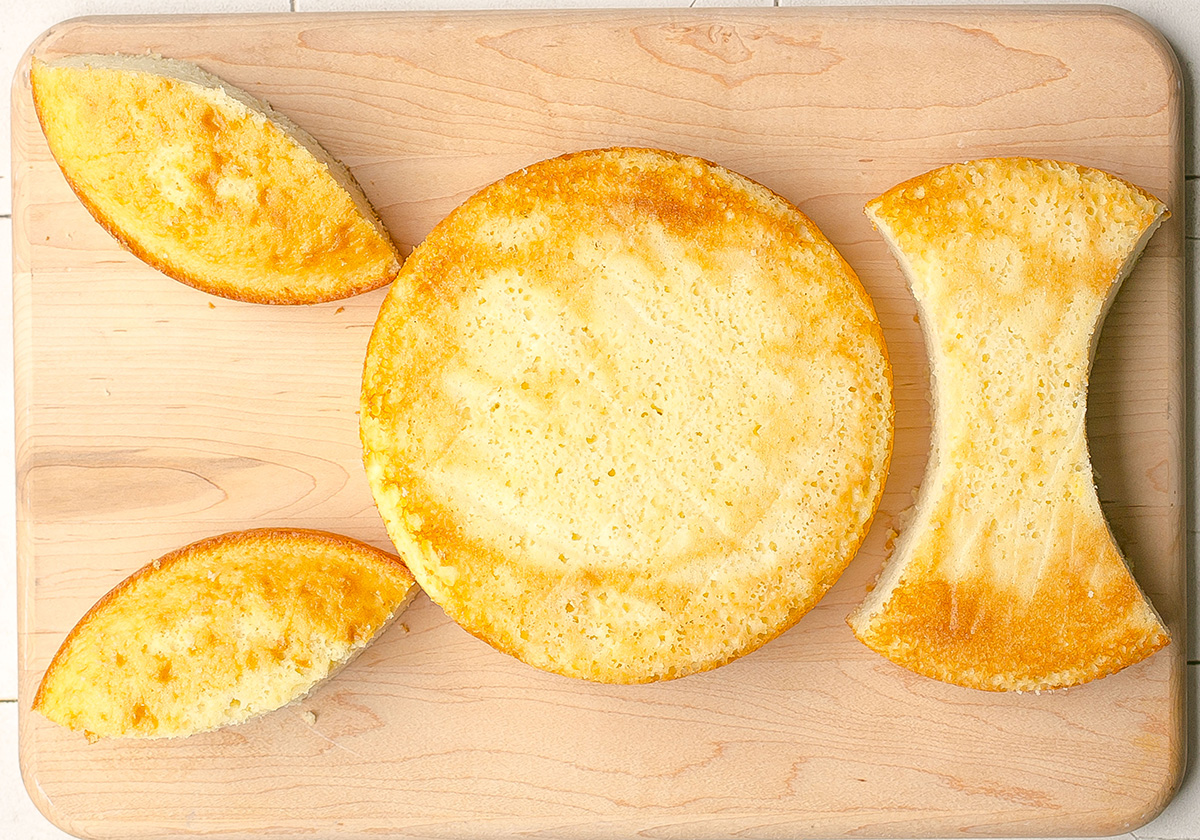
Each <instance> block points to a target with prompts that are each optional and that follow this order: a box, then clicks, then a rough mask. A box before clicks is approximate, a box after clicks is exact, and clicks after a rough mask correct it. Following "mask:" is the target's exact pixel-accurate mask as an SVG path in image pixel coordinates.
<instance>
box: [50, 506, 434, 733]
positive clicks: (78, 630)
mask: <svg viewBox="0 0 1200 840" xmlns="http://www.w3.org/2000/svg"><path fill="white" fill-rule="evenodd" d="M415 592H416V585H415V583H414V581H413V578H412V575H411V574H410V573H409V571H408V569H407V568H405V566H404V564H403V563H402V562H401V561H400V560H399V558H397V557H395V556H393V555H391V554H388V553H387V552H384V551H380V550H379V549H377V548H374V547H372V546H369V545H366V544H364V543H360V542H358V541H356V540H352V539H349V538H347V537H342V536H337V535H334V534H328V533H324V532H320V531H307V530H300V529H277V528H272V529H257V530H252V531H240V532H235V533H231V534H224V535H222V536H218V537H212V538H210V539H206V540H201V541H200V542H197V543H193V544H192V545H189V546H187V547H185V548H182V549H179V550H178V551H174V552H172V553H170V554H168V555H166V556H165V557H161V558H159V559H158V560H155V561H154V562H152V563H150V564H148V565H147V566H145V567H143V568H142V569H141V570H140V571H138V572H136V573H135V574H133V575H132V576H131V577H129V578H127V579H126V580H125V581H123V582H122V583H121V584H119V585H118V586H117V587H116V588H115V589H113V590H112V591H111V592H109V593H108V594H107V595H106V596H104V598H102V599H101V600H100V601H99V602H98V603H97V604H96V605H95V606H94V607H93V608H92V609H91V610H90V611H89V612H88V613H87V614H86V615H85V616H84V617H83V618H82V619H81V620H80V621H79V623H78V624H77V625H76V626H75V628H74V629H73V630H72V631H71V632H70V633H69V634H68V636H67V638H66V640H65V641H64V642H63V644H62V647H60V648H59V651H58V653H57V654H55V656H54V659H53V660H52V661H51V663H50V666H49V668H48V669H47V670H46V674H45V677H44V678H43V680H42V683H41V686H40V687H39V688H38V692H37V695H36V696H35V697H34V701H33V708H34V709H35V710H36V711H39V712H41V713H42V714H43V715H45V716H46V717H47V718H49V719H50V720H52V721H54V722H55V723H58V724H61V725H63V726H66V727H68V728H70V729H73V730H78V731H82V732H84V733H86V735H87V736H88V738H89V740H95V739H98V738H106V737H129V738H170V737H178V736H184V735H192V734H195V733H198V732H204V731H207V730H211V729H216V728H218V727H221V726H226V725H229V724H235V723H242V722H243V721H246V720H248V719H249V718H252V717H254V716H256V715H259V714H263V713H265V712H269V711H272V710H273V709H277V708H279V707H281V706H284V705H286V704H288V703H291V702H293V701H295V700H298V699H300V698H301V697H303V696H304V695H305V694H307V693H308V692H309V691H310V690H311V689H312V688H313V687H314V686H316V685H317V684H318V683H320V682H321V681H322V680H324V679H326V678H327V677H329V676H330V675H331V674H332V673H333V672H334V671H336V670H337V669H338V668H340V667H342V666H343V665H345V664H346V663H347V662H348V661H349V660H350V659H351V658H352V657H353V656H354V655H355V654H356V653H357V652H358V651H360V650H361V649H362V648H364V647H365V646H366V645H367V643H368V642H370V641H371V640H372V639H373V638H374V637H376V636H377V635H378V634H379V633H380V632H381V630H382V629H383V628H384V627H385V626H386V625H387V624H388V622H389V621H391V620H392V619H393V618H394V617H395V616H396V615H398V614H399V613H400V612H401V611H402V610H403V608H404V607H405V606H406V605H407V603H408V601H409V599H410V598H411V597H412V595H413V594H414V593H415Z"/></svg>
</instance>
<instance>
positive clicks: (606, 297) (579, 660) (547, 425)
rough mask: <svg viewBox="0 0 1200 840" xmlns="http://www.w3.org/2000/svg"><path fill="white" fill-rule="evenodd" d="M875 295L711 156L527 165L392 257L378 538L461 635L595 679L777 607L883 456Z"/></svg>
mask: <svg viewBox="0 0 1200 840" xmlns="http://www.w3.org/2000/svg"><path fill="white" fill-rule="evenodd" d="M890 375H891V373H890V368H889V366H888V362H887V356H886V350H885V348H884V343H883V335H882V331H881V329H880V326H879V323H878V320H877V319H876V316H875V313H874V310H873V308H872V306H871V303H870V301H869V299H868V297H867V295H866V293H865V292H864V290H863V288H862V286H861V285H860V284H859V282H858V280H857V278H856V277H855V276H854V274H853V272H852V271H851V270H850V268H849V267H848V266H847V265H846V263H845V262H844V261H843V260H842V259H841V257H840V256H839V255H838V254H837V252H836V251H835V250H834V248H833V247H832V246H831V245H830V244H829V242H828V241H827V240H826V239H825V238H824V237H823V236H822V235H821V233H820V232H819V231H818V230H817V229H816V227H815V226H814V225H813V224H812V223H811V222H810V221H809V220H808V219H806V218H805V217H804V216H803V215H802V214H801V213H800V212H799V211H798V210H796V209H795V208H794V207H792V206H791V205H789V204H788V203H787V202H785V201H784V200H782V199H781V198H779V197H778V196H776V195H774V194H772V193H770V192H769V191H768V190H766V189H765V188H763V187H762V186H760V185H758V184H755V183H753V182H751V181H749V180H747V179H745V178H742V177H741V176H738V175H735V174H733V173H731V172H729V171H728V170H725V169H722V168H720V167H718V166H716V165H715V164H712V163H709V162H706V161H702V160H699V159H696V158H690V157H685V156H681V155H675V154H670V153H666V152H661V151H656V150H648V149H606V150H594V151H588V152H581V153H576V154H572V155H566V156H563V157H560V158H555V159H553V160H549V161H544V162H542V163H539V164H537V165H535V166H531V167H529V168H527V169H524V170H521V171H520V172H516V173H513V174H512V175H510V176H508V177H507V178H505V179H503V180H501V181H500V182H498V183H496V184H493V185H492V186H490V187H488V188H486V189H484V190H483V191H481V192H480V193H478V194H477V195H476V196H474V197H473V198H471V199H469V200H468V201H467V202H465V203H464V204H463V205H462V206H461V207H459V208H458V209H457V210H455V211H454V212H453V213H452V214H451V215H450V216H449V217H448V218H447V219H446V220H444V221H443V222H442V223H441V224H439V225H438V226H437V227H436V228H435V229H434V230H433V231H432V232H431V233H430V234H429V236H428V237H427V239H426V240H425V242H424V243H422V245H421V246H419V247H418V248H417V250H416V251H414V252H413V254H412V255H411V256H410V258H409V261H408V262H407V263H406V267H405V268H404V269H403V270H402V271H401V274H400V276H399V277H398V278H397V282H396V283H395V284H394V285H393V287H392V290H391V292H390V293H389V295H388V298H387V300H386V301H385V303H384V305H383V307H382V309H381V311H380V316H379V319H378V321H377V323H376V326H375V330H374V333H373V335H372V338H371V342H370V345H369V348H368V353H367V359H366V363H365V366H364V379H363V395H362V436H363V443H364V459H365V464H366V468H367V473H368V477H369V479H370V481H371V484H372V489H373V491H374V493H375V498H376V502H377V505H378V506H379V509H380V512H381V514H382V516H383V518H384V520H385V522H386V524H387V527H388V531H389V534H390V535H391V537H392V540H393V542H395V544H396V545H397V547H398V548H399V550H400V552H401V554H402V556H404V558H405V561H406V562H407V563H408V564H409V566H410V568H412V569H413V573H414V574H415V575H416V577H417V580H418V581H419V582H420V583H421V585H422V588H423V589H425V591H426V592H427V593H428V594H429V595H430V597H431V598H433V600H434V601H436V602H437V603H438V604H439V605H440V606H442V608H443V609H445V610H446V612H447V613H448V614H449V615H450V616H451V617H452V618H453V619H454V620H455V621H457V622H458V623H459V624H460V625H462V626H463V627H464V628H466V629H467V630H468V631H469V632H471V633H473V634H475V635H477V636H479V637H480V638H483V639H485V640H486V641H488V642H489V643H490V644H492V645H493V646H495V647H496V648H498V649H500V650H502V651H505V652H507V653H510V654H512V655H514V656H517V657H518V658H520V659H522V660H523V661H525V662H528V663H530V664H532V665H535V666H537V667H540V668H544V669H547V670H551V671H555V672H557V673H561V674H566V675H569V676H574V677H582V678H586V679H591V680H597V681H602V682H614V683H631V682H645V681H650V680H657V679H666V678H673V677H679V676H683V675H686V674H689V673H693V672H696V671H702V670H705V669H708V668H713V667H716V666H717V665H720V664H723V663H725V662H727V661H729V660H731V659H733V658H735V657H737V656H740V655H742V654H745V653H747V652H749V651H751V650H754V649H755V648H757V647H758V646H760V645H762V644H763V643H765V642H766V641H768V640H769V639H771V638H773V637H775V636H776V635H778V634H779V633H781V632H783V631H784V630H785V629H787V628H788V627H790V626H791V625H792V624H794V623H795V622H796V621H797V620H798V619H799V618H800V617H801V616H802V615H804V613H806V612H807V611H808V610H809V609H810V608H811V607H812V606H813V605H814V604H815V603H816V602H817V600H818V599H819V598H820V597H821V596H822V595H823V594H824V593H825V591H826V590H827V589H828V588H829V587H830V586H831V585H832V584H833V582H834V581H835V580H836V579H837V577H838V576H839V575H840V573H841V572H842V570H843V569H844V567H845V566H846V564H847V563H848V562H849V561H850V559H851V558H852V557H853V555H854V553H855V551H856V550H857V548H858V546H859V545H860V543H861V542H862V540H863V538H864V536H865V534H866V532H867V529H868V528H869V525H870V521H871V518H872V516H873V514H874V511H875V507H876V505H877V504H878V501H879V498H880V495H881V493H882V488H883V482H884V478H885V476H886V472H887V466H888V459H889V458H890V453H891V432H892V428H891V426H892V400H891V379H890Z"/></svg>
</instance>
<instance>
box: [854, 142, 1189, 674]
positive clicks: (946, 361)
mask: <svg viewBox="0 0 1200 840" xmlns="http://www.w3.org/2000/svg"><path fill="white" fill-rule="evenodd" d="M1165 209H1166V208H1165V207H1164V206H1163V205H1162V203H1161V202H1159V201H1158V200H1157V199H1155V198H1153V197H1152V196H1150V195H1149V194H1147V193H1145V192H1144V191H1142V190H1140V189H1138V188H1136V187H1133V186H1132V185H1130V184H1128V183H1126V182H1124V181H1122V180H1120V179H1118V178H1115V177H1113V176H1111V175H1108V174H1106V173H1103V172H1099V171H1097V170H1093V169H1087V168H1084V167H1079V166H1074V165H1071V164H1065V163H1058V162H1054V161H1042V160H1030V159H1024V158H1017V159H995V160H982V161H975V162H972V163H967V164H956V165H952V166H947V167H943V168H941V169H938V170H935V171H933V172H930V173H928V174H926V175H923V176H921V177H918V178H914V179H913V180H910V181H907V182H905V183H903V184H901V185H899V186H897V187H895V188H893V189H892V190H889V191H888V192H887V193H885V194H884V195H882V196H880V197H879V198H877V199H875V200H873V201H871V202H870V203H869V204H868V205H867V214H868V216H869V217H870V218H871V219H872V221H874V222H875V224H876V225H877V226H878V228H879V229H880V231H881V233H883V235H884V237H885V238H886V239H887V240H888V242H889V243H890V244H891V245H892V247H893V250H894V252H895V253H896V255H897V257H898V259H899V260H900V263H901V266H902V267H903V269H904V271H905V274H906V275H907V277H908V280H909V282H910V285H911V287H912V290H913V294H914V296H915V297H916V300H917V303H918V305H919V308H920V312H921V323H922V326H923V327H924V329H925V333H926V343H927V347H928V350H929V353H930V358H931V370H932V374H933V379H934V433H933V447H932V453H931V455H930V461H929V466H928V470H927V473H926V477H925V480H924V482H923V483H922V486H921V490H920V496H919V498H918V501H917V505H916V509H915V512H914V514H913V516H912V517H911V519H910V521H909V524H908V526H907V528H905V529H904V530H903V531H901V534H900V537H899V539H898V540H897V543H896V548H895V553H894V555H893V557H892V558H891V559H890V560H889V562H888V564H887V566H886V567H885V570H884V572H883V574H882V576H881V578H880V581H879V584H878V585H877V586H876V587H875V589H874V590H873V591H872V592H871V593H870V594H869V595H868V597H867V599H866V600H865V601H864V602H863V604H862V606H861V607H860V608H859V610H858V611H857V612H856V613H855V614H854V615H853V616H851V619H850V624H851V627H852V628H853V629H854V631H855V633H856V634H857V635H858V636H859V638H861V639H862V640H863V641H864V642H865V643H866V644H867V645H869V646H870V647H872V648H874V649H876V650H878V651H880V652H882V653H884V654H885V655H886V656H888V657H890V658H891V659H893V660H894V661H896V662H898V663H900V664H902V665H905V666H906V667H908V668H911V669H912V670H915V671H917V672H919V673H923V674H927V675H929V676H933V677H936V678H938V679H942V680H945V681H947V682H953V683H958V684H961V685H966V686H971V687H976V688H984V689H992V690H1011V689H1048V688H1058V687H1062V686H1067V685H1073V684H1076V683H1080V682H1084V681H1087V680H1090V679H1094V678H1096V677H1100V676H1104V675H1105V674H1108V673H1111V672H1113V671H1115V670H1118V669H1120V668H1123V667H1125V666H1127V665H1129V664H1131V663H1133V662H1136V661H1138V660H1140V659H1142V658H1144V657H1146V656H1148V655H1149V654H1150V653H1152V652H1153V651H1155V650H1157V649H1158V648H1159V647H1161V646H1163V645H1165V644H1166V643H1167V641H1168V635H1167V631H1166V629H1165V628H1164V627H1163V625H1162V622H1161V621H1160V620H1159V618H1158V616H1157V615H1156V614H1155V612H1154V610H1153V608H1152V607H1151V605H1150V604H1149V602H1148V601H1147V600H1146V599H1145V597H1144V596H1143V595H1142V593H1141V591H1140V590H1139V589H1138V586H1137V583H1136V582H1135V581H1134V579H1133V578H1132V576H1131V575H1130V573H1129V570H1128V568H1127V567H1126V566H1125V563H1124V562H1123V560H1122V557H1121V553H1120V551H1119V549H1118V548H1117V546H1116V544H1115V542H1114V541H1113V538H1112V535H1111V534H1110V532H1109V529H1108V525H1107V523H1106V522H1105V519H1104V515H1103V513H1102V511H1101V509H1100V504H1099V500H1098V499H1097V496H1096V491H1095V488H1094V486H1093V483H1092V482H1093V479H1092V469H1091V463H1090V460H1089V457H1088V450H1087V440H1086V424H1085V409H1086V402H1087V383H1088V373H1089V368H1090V365H1091V355H1092V351H1093V348H1094V345H1095V340H1096V336H1097V335H1098V332H1099V328H1100V323H1101V321H1102V319H1103V316H1104V313H1105V311H1106V310H1107V307H1108V305H1109V303H1110V301H1111V299H1112V296H1113V295H1114V294H1115V292H1116V289H1117V287H1118V286H1119V285H1120V283H1121V281H1122V279H1123V278H1124V276H1125V275H1126V274H1127V273H1128V271H1129V270H1130V268H1131V267H1132V264H1133V260H1134V258H1135V257H1136V255H1137V254H1138V253H1139V252H1140V251H1141V249H1142V246H1143V245H1144V244H1145V242H1146V240H1147V239H1148V238H1149V236H1150V234H1151V233H1152V232H1153V230H1154V229H1155V227H1156V226H1157V225H1158V222H1159V220H1160V219H1161V217H1162V215H1163V213H1164V212H1165Z"/></svg>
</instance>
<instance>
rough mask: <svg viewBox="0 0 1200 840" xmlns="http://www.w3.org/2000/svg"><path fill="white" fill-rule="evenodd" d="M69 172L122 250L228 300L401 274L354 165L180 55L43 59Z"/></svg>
mask: <svg viewBox="0 0 1200 840" xmlns="http://www.w3.org/2000/svg"><path fill="white" fill-rule="evenodd" d="M30 79H31V83H32V88H33V98H34V103H35V105H36V107H37V114H38V119H39V120H40V122H41V125H42V129H43V131H44V133H45V135H46V139H47V141H48V143H49V146H50V151H51V152H52V153H53V155H54V157H55V159H56V160H57V161H58V164H59V166H60V167H61V169H62V171H63V173H64V175H65V176H66V178H67V181H68V182H69V183H70V185H71V187H72V188H73V189H74V190H75V192H76V194H77V195H78V196H79V198H80V199H81V200H82V202H83V203H84V205H85V206H86V207H87V208H88V210H89V211H90V212H91V213H92V215H93V216H94V217H95V218H96V220H97V221H99V222H100V224H101V225H103V226H104V227H105V228H106V229H107V230H108V231H109V232H110V233H111V234H113V236H115V237H116V238H117V240H118V241H120V242H121V244H122V245H124V246H125V247H126V248H128V249H129V250H130V251H132V252H133V253H134V254H136V255H138V256H139V257H141V258H142V259H143V260H145V261H146V262H148V263H149V264H151V265H153V266H154V267H155V268H158V269H159V270H161V271H162V272H164V273H165V274H167V275H169V276H171V277H173V278H175V279H177V280H180V281H182V282H184V283H187V284H189V285H192V286H195V287H196V288H199V289H202V290H204V291H206V292H210V293H212V294H217V295H221V296H223V297H229V298H235V299H238V300H245V301H251V302H256V303H316V302H320V301H326V300H335V299H339V298H344V297H347V296H350V295H353V294H357V293H359V292H363V291H367V290H368V289H374V288H378V287H380V286H383V285H385V284H387V283H388V282H390V281H391V279H392V278H393V277H394V276H395V274H396V271H397V270H398V269H399V266H400V257H399V255H398V252H397V251H396V248H395V246H394V245H393V244H392V241H391V239H390V237H389V236H388V235H387V233H386V231H384V229H383V227H382V225H381V224H380V223H379V221H378V219H377V218H376V217H375V214H374V211H373V210H372V209H371V208H370V206H369V204H368V203H367V200H366V198H365V197H364V196H363V195H362V192H361V190H360V189H359V187H358V185H357V184H356V183H355V182H354V179H353V177H352V176H350V174H349V172H347V171H346V170H345V168H344V167H342V166H341V165H340V164H338V163H337V162H336V161H334V160H333V159H332V158H330V157H329V156H328V154H327V153H325V152H324V151H323V150H321V149H320V148H319V147H318V146H317V144H316V141H315V140H313V139H312V138H311V137H309V136H308V135H307V134H305V133H304V132H302V131H300V130H299V129H298V128H296V127H295V126H294V125H292V124H291V123H289V122H288V121H286V120H285V119H284V118H282V117H281V116H279V115H278V114H275V113H274V112H272V111H271V110H270V109H269V108H268V107H267V106H265V105H263V104H262V103H259V102H257V101H255V100H253V99H252V98H251V97H249V95H247V94H245V93H244V92H242V91H238V90H236V89H233V88H230V87H229V86H228V85H225V84H224V83H222V82H221V81H220V80H218V79H216V78H215V77H212V76H210V75H208V74H206V73H204V72H203V71H201V70H200V69H199V68H197V67H195V66H193V65H189V64H186V63H184V62H178V61H170V60H164V59H154V58H151V57H148V56H73V57H70V58H68V59H60V60H58V61H56V62H53V63H47V62H43V61H40V60H36V59H35V60H34V62H33V66H32V69H31V72H30Z"/></svg>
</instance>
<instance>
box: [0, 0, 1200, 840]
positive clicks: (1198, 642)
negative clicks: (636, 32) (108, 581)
mask: <svg viewBox="0 0 1200 840" xmlns="http://www.w3.org/2000/svg"><path fill="white" fill-rule="evenodd" d="M954 2H956V0H837V2H836V5H843V6H864V5H872V4H876V5H948V4H951V3H954ZM958 2H970V0H958ZM1020 2H1021V0H989V2H988V5H1002V4H1006V3H1016V4H1019V3H1020ZM1054 2H1057V3H1059V4H1062V5H1067V4H1079V3H1084V2H1087V0H1054ZM1109 2H1110V4H1111V5H1115V6H1119V7H1121V8H1125V9H1128V10H1130V11H1132V12H1134V13H1136V14H1138V15H1140V16H1142V17H1143V18H1145V19H1146V20H1147V21H1148V22H1150V23H1151V24H1152V25H1154V26H1155V27H1156V28H1158V29H1159V31H1161V32H1162V33H1163V34H1164V35H1165V36H1166V37H1167V40H1168V41H1170V43H1171V45H1172V46H1173V47H1174V48H1175V51H1176V53H1177V55H1178V56H1179V59H1180V63H1181V64H1182V65H1183V68H1184V77H1185V89H1186V91H1187V92H1186V102H1187V141H1186V142H1187V177H1188V183H1187V203H1188V208H1187V217H1188V218H1187V222H1188V242H1187V244H1188V272H1189V304H1188V305H1189V318H1188V323H1189V326H1191V325H1194V324H1196V315H1197V304H1196V301H1195V297H1196V290H1195V285H1194V282H1192V281H1191V278H1192V277H1194V275H1195V267H1196V260H1197V258H1198V257H1200V215H1198V211H1200V207H1198V204H1197V192H1198V191H1200V153H1198V151H1197V143H1196V138H1197V127H1198V126H1200V109H1198V108H1197V107H1196V105H1197V100H1196V85H1197V83H1198V82H1200V74H1198V72H1197V70H1198V67H1200V0H1109ZM685 5H693V6H695V5H706V6H717V5H722V6H730V5H742V6H749V5H820V4H819V3H815V2H812V0H778V2H774V3H772V2H771V0H762V2H760V0H724V1H723V2H711V0H694V1H693V2H690V3H689V2H687V0H458V2H455V0H0V80H3V82H4V85H3V88H2V90H3V93H2V94H0V138H3V139H2V140H0V281H3V284H4V288H3V290H2V291H0V442H2V443H0V476H8V479H3V478H0V840H50V839H51V838H54V840H59V838H67V837H70V835H68V834H66V833H64V832H62V831H60V830H59V829H57V828H56V827H54V826H53V825H51V824H50V823H49V822H47V821H46V819H45V818H44V817H43V816H42V815H41V814H40V813H38V811H37V810H36V809H35V808H34V807H33V804H32V803H31V802H30V800H29V798H28V796H27V795H26V794H25V790H24V785H23V783H22V781H21V776H20V772H19V770H18V767H17V703H16V698H17V679H16V547H15V526H14V512H15V509H16V501H15V487H14V481H13V479H12V476H13V475H14V460H13V458H14V455H13V446H12V440H13V403H12V397H13V381H12V331H11V324H12V295H11V287H12V218H11V212H12V194H11V193H12V180H11V172H10V156H9V152H10V149H9V143H8V140H7V138H8V137H9V90H10V85H9V84H8V83H9V82H10V81H11V79H12V75H13V72H14V70H15V68H16V65H17V62H18V61H19V60H20V58H21V56H22V55H23V54H24V52H25V49H26V48H27V47H28V46H29V44H31V43H32V42H33V41H34V40H35V39H36V38H37V36H38V35H39V34H41V33H42V32H43V31H45V30H46V29H48V28H49V27H50V26H52V25H54V24H55V23H58V22H60V21H63V20H67V19H69V18H73V17H79V16H81V15H96V14H173V13H206V12H213V13H216V12H235V11H236V12H321V11H377V10H385V9H386V10H403V9H436V8H587V7H597V6H613V7H621V6H623V7H630V6H645V7H664V6H685ZM823 5H835V4H834V3H826V4H823ZM1114 60H1119V57H1114ZM1188 349H1189V353H1190V360H1191V367H1192V372H1191V374H1190V377H1189V383H1190V384H1189V394H1190V395H1191V398H1192V403H1193V404H1194V403H1195V400H1196V397H1197V387H1196V373H1195V372H1196V370H1198V369H1200V342H1197V341H1195V340H1194V339H1193V338H1191V337H1190V336H1189V340H1188ZM1198 415H1200V411H1196V410H1194V409H1193V410H1191V411H1190V414H1189V440H1190V448H1191V449H1194V448H1195V445H1196V441H1197V439H1198V438H1197V432H1198V431H1200V420H1198ZM1189 475H1190V477H1191V485H1190V488H1189V490H1190V493H1189V507H1190V513H1189V520H1188V532H1189V537H1190V549H1189V550H1190V556H1189V580H1190V590H1189V602H1190V604H1192V605H1193V606H1192V611H1193V617H1194V616H1195V610H1196V609H1197V606H1196V605H1200V583H1198V580H1197V572H1196V569H1197V563H1196V553H1197V552H1196V544H1197V540H1198V538H1200V524H1198V522H1200V518H1198V517H1197V514H1196V509H1197V504H1196V498H1197V497H1196V488H1197V486H1200V469H1198V467H1197V461H1196V459H1195V457H1194V455H1193V454H1192V452H1189ZM1198 625H1200V621H1196V620H1193V621H1192V622H1191V623H1190V628H1189V633H1190V635H1189V651H1190V652H1189V654H1188V659H1189V665H1188V685H1189V697H1188V718H1189V723H1188V741H1189V744H1188V752H1189V755H1190V756H1191V757H1192V760H1191V761H1190V763H1189V768H1188V772H1187V774H1186V775H1185V777H1184V781H1183V786H1182V788H1181V790H1180V792H1179V794H1178V795H1177V796H1176V797H1175V799H1174V800H1173V801H1172V802H1171V804H1170V805H1169V806H1168V807H1167V809H1166V810H1165V811H1164V812H1163V813H1162V814H1161V815H1160V816H1159V817H1158V819H1156V820H1154V821H1153V822H1151V823H1150V824H1148V825H1146V826H1144V827H1142V828H1140V829H1138V830H1137V831H1135V832H1133V833H1132V834H1128V835H1124V838H1123V840H1200V766H1198V765H1200V716H1198V715H1197V706H1198V704H1200V628H1198Z"/></svg>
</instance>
